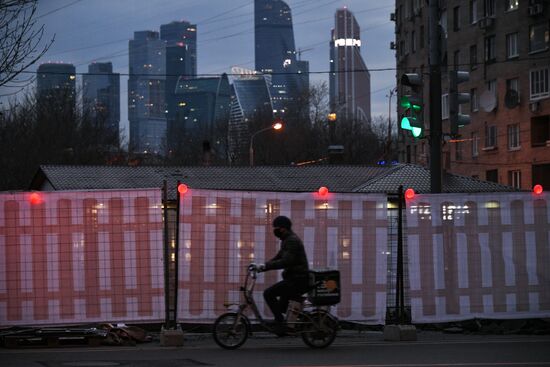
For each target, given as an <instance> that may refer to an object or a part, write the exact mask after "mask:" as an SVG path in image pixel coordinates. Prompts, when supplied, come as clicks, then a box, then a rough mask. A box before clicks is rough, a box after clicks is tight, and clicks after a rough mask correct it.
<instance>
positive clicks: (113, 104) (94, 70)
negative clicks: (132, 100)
mask: <svg viewBox="0 0 550 367" xmlns="http://www.w3.org/2000/svg"><path fill="white" fill-rule="evenodd" d="M82 86H83V88H82V101H83V105H84V111H85V112H87V113H90V115H91V118H92V119H93V121H94V123H95V124H96V127H98V128H102V129H104V130H106V131H108V132H110V133H113V134H116V136H118V133H119V131H118V130H119V122H120V75H119V74H118V73H113V65H112V64H111V63H110V62H98V63H93V64H90V65H88V73H87V74H84V75H83V76H82Z"/></svg>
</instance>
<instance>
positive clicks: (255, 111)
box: [228, 73, 273, 164]
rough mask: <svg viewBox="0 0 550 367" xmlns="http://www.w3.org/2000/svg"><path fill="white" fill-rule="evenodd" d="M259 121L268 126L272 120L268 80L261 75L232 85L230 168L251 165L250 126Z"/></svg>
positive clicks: (242, 76)
mask: <svg viewBox="0 0 550 367" xmlns="http://www.w3.org/2000/svg"><path fill="white" fill-rule="evenodd" d="M256 119H260V120H262V121H265V122H266V123H267V124H269V123H272V120H273V105H272V104H271V95H270V93H269V78H266V77H265V76H264V75H261V74H253V73H250V74H242V75H241V76H240V77H238V78H235V79H234V80H233V84H232V99H231V114H230V118H229V129H228V150H229V161H230V163H231V164H248V155H247V154H248V147H249V144H250V133H251V132H250V129H249V127H250V123H251V122H253V121H254V120H256Z"/></svg>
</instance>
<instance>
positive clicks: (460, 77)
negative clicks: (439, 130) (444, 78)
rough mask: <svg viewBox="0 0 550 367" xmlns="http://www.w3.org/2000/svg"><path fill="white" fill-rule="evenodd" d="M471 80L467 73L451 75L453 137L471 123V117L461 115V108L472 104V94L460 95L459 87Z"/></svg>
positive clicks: (450, 112)
mask: <svg viewBox="0 0 550 367" xmlns="http://www.w3.org/2000/svg"><path fill="white" fill-rule="evenodd" d="M469 79H470V73H469V72H467V71H457V70H453V71H451V72H450V73H449V123H450V126H451V136H456V135H458V128H459V127H462V126H464V125H468V124H469V123H470V115H464V114H462V113H459V106H460V105H461V104H463V103H469V102H470V93H459V92H458V85H459V84H460V83H462V82H466V81H468V80H469Z"/></svg>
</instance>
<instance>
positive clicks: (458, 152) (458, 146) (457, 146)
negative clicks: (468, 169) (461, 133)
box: [455, 141, 462, 161]
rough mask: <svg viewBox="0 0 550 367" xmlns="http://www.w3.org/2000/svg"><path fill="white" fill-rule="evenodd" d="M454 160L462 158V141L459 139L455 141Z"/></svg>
mask: <svg viewBox="0 0 550 367" xmlns="http://www.w3.org/2000/svg"><path fill="white" fill-rule="evenodd" d="M455 160H457V161H461V160H462V142H460V141H459V142H456V143H455Z"/></svg>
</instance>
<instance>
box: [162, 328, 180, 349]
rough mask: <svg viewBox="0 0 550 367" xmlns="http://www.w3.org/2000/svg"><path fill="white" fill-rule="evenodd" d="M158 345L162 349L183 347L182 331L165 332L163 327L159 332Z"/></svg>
mask: <svg viewBox="0 0 550 367" xmlns="http://www.w3.org/2000/svg"><path fill="white" fill-rule="evenodd" d="M160 345H161V346H163V347H181V346H182V345H183V330H181V329H180V328H179V327H178V328H177V329H171V330H166V329H164V326H163V327H162V329H161V330H160Z"/></svg>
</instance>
